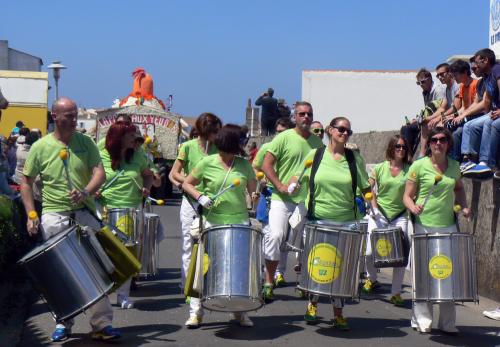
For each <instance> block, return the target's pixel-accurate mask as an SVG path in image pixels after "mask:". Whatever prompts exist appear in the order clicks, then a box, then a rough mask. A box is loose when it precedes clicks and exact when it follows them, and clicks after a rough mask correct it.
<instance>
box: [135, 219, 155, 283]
mask: <svg viewBox="0 0 500 347" xmlns="http://www.w3.org/2000/svg"><path fill="white" fill-rule="evenodd" d="M159 223H160V216H158V215H157V214H154V213H145V214H144V231H143V232H142V234H141V236H140V241H139V250H138V255H139V261H140V262H141V264H142V267H141V272H140V275H141V276H154V275H156V273H157V272H158V242H157V236H158V233H157V230H158V225H159Z"/></svg>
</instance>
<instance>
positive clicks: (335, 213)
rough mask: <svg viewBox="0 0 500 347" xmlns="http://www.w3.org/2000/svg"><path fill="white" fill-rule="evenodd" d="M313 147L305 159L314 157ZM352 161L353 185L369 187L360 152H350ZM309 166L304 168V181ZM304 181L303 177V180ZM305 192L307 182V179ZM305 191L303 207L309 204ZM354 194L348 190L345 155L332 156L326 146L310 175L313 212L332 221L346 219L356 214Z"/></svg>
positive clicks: (351, 219) (346, 220)
mask: <svg viewBox="0 0 500 347" xmlns="http://www.w3.org/2000/svg"><path fill="white" fill-rule="evenodd" d="M315 153H316V150H313V151H311V152H310V153H309V154H308V156H307V158H306V160H307V159H310V160H313V159H314V155H315ZM354 159H355V161H356V173H357V178H356V180H357V187H358V188H359V189H361V190H364V189H367V188H369V187H370V183H369V182H368V174H367V173H366V169H365V162H364V160H363V158H362V157H361V155H359V154H358V153H356V152H354ZM310 175H311V169H310V168H309V169H307V171H306V176H307V182H309V177H310ZM304 181H306V180H304ZM306 189H307V192H309V183H307V188H306ZM309 198H310V194H308V197H307V201H306V207H307V206H309ZM354 198H355V197H354V195H353V192H352V178H351V172H350V171H349V165H348V163H347V159H346V158H345V156H344V157H343V158H342V159H340V160H335V159H333V156H332V153H331V152H330V150H329V149H328V148H327V149H325V153H324V155H323V158H322V160H321V163H320V164H319V167H318V171H317V172H316V176H315V177H314V215H315V217H316V218H317V219H329V220H333V221H336V222H350V221H354V220H356V219H358V218H357V216H355V212H354ZM356 213H358V211H357V208H356Z"/></svg>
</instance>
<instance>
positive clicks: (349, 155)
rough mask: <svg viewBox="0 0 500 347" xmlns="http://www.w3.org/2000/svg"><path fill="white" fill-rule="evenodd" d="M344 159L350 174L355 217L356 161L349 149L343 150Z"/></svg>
mask: <svg viewBox="0 0 500 347" xmlns="http://www.w3.org/2000/svg"><path fill="white" fill-rule="evenodd" d="M345 158H346V160H347V165H349V171H350V173H351V184H352V196H353V197H354V199H353V210H354V216H356V215H357V213H356V209H357V204H356V187H357V186H358V171H357V167H356V159H355V158H354V152H353V151H351V150H350V149H349V148H346V149H345Z"/></svg>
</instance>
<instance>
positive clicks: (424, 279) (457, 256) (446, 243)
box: [412, 233, 478, 302]
mask: <svg viewBox="0 0 500 347" xmlns="http://www.w3.org/2000/svg"><path fill="white" fill-rule="evenodd" d="M412 255H413V259H412V262H413V263H412V264H413V266H412V271H413V300H414V301H429V302H452V301H474V302H477V301H478V293H477V278H476V260H475V245H474V238H473V236H472V235H470V234H464V233H442V234H439V233H435V234H415V235H412ZM443 256H444V257H443ZM446 258H447V259H446ZM443 260H444V262H443ZM450 268H451V271H450ZM431 269H432V272H431Z"/></svg>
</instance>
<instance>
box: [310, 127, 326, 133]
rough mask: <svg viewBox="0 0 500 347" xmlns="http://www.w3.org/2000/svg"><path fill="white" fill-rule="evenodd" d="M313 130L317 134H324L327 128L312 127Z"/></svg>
mask: <svg viewBox="0 0 500 347" xmlns="http://www.w3.org/2000/svg"><path fill="white" fill-rule="evenodd" d="M311 131H312V132H313V133H315V134H324V133H325V130H324V129H321V128H315V129H311Z"/></svg>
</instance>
